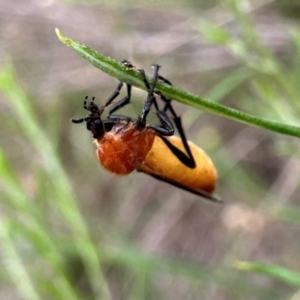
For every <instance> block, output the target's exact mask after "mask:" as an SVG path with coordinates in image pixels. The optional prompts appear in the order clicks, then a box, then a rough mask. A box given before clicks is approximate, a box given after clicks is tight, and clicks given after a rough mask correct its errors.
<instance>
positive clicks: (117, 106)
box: [105, 83, 131, 118]
mask: <svg viewBox="0 0 300 300" xmlns="http://www.w3.org/2000/svg"><path fill="white" fill-rule="evenodd" d="M121 84H122V83H120V84H119V85H118V87H119V86H121V88H122V85H123V84H122V85H121ZM121 88H120V89H121ZM126 88H127V95H126V97H124V98H123V99H121V100H119V101H118V102H117V103H115V104H114V105H113V106H112V107H111V108H110V110H109V111H108V118H110V117H112V116H111V114H113V113H114V112H115V111H117V110H119V109H120V108H122V107H124V106H125V105H127V104H129V103H130V99H131V85H129V84H127V85H126ZM120 89H118V88H117V90H116V92H115V93H114V94H113V95H112V96H115V94H116V96H115V97H114V98H113V100H114V99H115V98H116V97H117V96H118V95H119V94H120ZM109 100H110V99H109ZM107 102H108V101H107ZM111 102H112V101H110V102H109V104H110V103H111ZM109 104H106V105H105V106H107V105H109Z"/></svg>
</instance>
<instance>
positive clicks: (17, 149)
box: [0, 0, 300, 300]
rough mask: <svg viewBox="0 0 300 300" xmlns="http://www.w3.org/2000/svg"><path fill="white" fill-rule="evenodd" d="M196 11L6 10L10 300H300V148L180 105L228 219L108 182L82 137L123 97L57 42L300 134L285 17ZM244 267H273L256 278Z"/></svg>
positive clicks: (3, 87)
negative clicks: (98, 113)
mask: <svg viewBox="0 0 300 300" xmlns="http://www.w3.org/2000/svg"><path fill="white" fill-rule="evenodd" d="M196 2H197V1H193V2H188V1H175V2H174V1H173V2H164V3H163V4H161V2H151V3H150V2H145V1H144V2H143V1H142V2H139V3H137V2H136V1H133V0H132V1H127V2H122V5H120V3H119V2H118V1H114V2H111V3H106V2H101V1H88V2H79V1H66V2H65V3H62V2H59V1H57V2H56V1H46V2H43V3H41V2H38V1H33V0H32V1H30V3H24V2H23V1H21V0H18V1H16V2H14V3H13V4H10V3H8V2H5V1H4V0H2V1H1V2H0V3H1V10H0V11H1V14H2V16H3V18H1V19H0V22H1V29H0V33H1V44H0V46H1V47H0V51H1V54H2V55H1V58H0V60H1V69H0V114H1V121H2V130H1V132H0V140H1V144H0V190H1V196H2V197H1V200H2V201H1V217H0V248H1V251H0V253H1V254H0V255H1V265H2V268H1V271H0V278H1V281H0V287H1V288H0V298H1V299H2V298H3V299H30V300H32V299H187V300H188V299H249V300H250V299H272V300H274V299H280V300H282V299H291V298H292V296H293V295H297V294H296V291H297V290H296V288H295V287H294V286H295V285H294V286H293V280H297V278H296V277H295V276H296V275H295V274H298V272H299V269H300V265H299V263H298V262H299V253H300V251H299V250H300V240H299V239H298V238H297V237H298V235H299V233H300V228H299V221H298V219H299V218H298V217H297V216H298V215H300V210H299V196H298V195H299V176H300V164H299V141H298V139H296V138H292V137H287V136H283V135H279V134H276V133H274V132H273V133H271V132H269V131H266V130H263V129H257V128H252V127H248V126H246V125H243V124H239V123H236V122H233V121H229V120H226V119H222V118H219V117H216V116H212V115H209V114H204V113H203V112H201V111H198V110H195V109H192V108H186V107H183V106H182V105H181V106H180V105H178V111H179V112H180V113H181V114H182V116H183V121H184V124H185V125H186V126H185V127H186V128H187V130H188V136H189V138H190V139H192V140H193V141H195V143H198V144H199V145H201V147H203V148H204V149H205V150H206V151H207V152H208V153H209V154H210V155H211V156H212V159H213V160H214V162H215V164H216V166H217V168H218V170H219V174H220V179H219V181H220V183H219V187H218V190H217V193H218V194H221V195H222V198H223V199H224V201H225V204H224V205H222V206H217V205H213V204H210V203H206V202H205V201H202V200H201V199H199V198H197V197H194V196H193V195H190V194H188V193H185V192H183V191H180V190H177V189H175V188H172V187H168V186H165V185H164V184H161V183H157V182H156V181H155V180H152V179H151V178H148V177H146V176H143V175H140V174H132V175H130V176H128V177H126V178H115V176H113V175H110V174H107V173H106V172H105V171H104V170H102V169H101V168H100V167H99V166H98V164H97V163H96V158H95V157H94V149H93V144H92V141H91V137H90V135H89V134H88V133H87V132H86V130H85V128H84V126H82V127H80V126H72V125H71V124H70V123H69V119H70V118H71V117H77V116H81V115H82V112H83V111H82V103H81V100H82V99H83V98H84V96H85V95H86V94H87V93H88V94H89V95H90V94H92V95H96V96H97V97H96V99H97V101H99V102H100V103H101V101H104V99H105V98H107V97H108V96H109V95H110V93H111V92H112V91H113V90H114V88H115V85H116V84H117V81H115V80H113V79H112V78H109V77H108V76H106V75H104V74H102V73H101V72H99V71H98V70H97V69H95V68H92V67H91V65H89V64H88V63H86V62H85V61H83V60H80V59H79V58H78V57H77V56H76V55H75V54H73V53H70V52H71V51H70V50H69V49H65V48H66V47H63V46H62V45H61V44H60V43H59V42H58V41H57V39H56V37H55V35H54V33H53V29H54V28H55V27H58V28H60V29H61V30H62V32H68V35H69V36H72V37H76V39H78V40H80V41H83V42H84V43H85V44H87V45H90V46H91V48H92V49H99V52H101V53H105V54H106V55H110V56H111V57H113V58H114V59H116V60H122V59H123V58H128V59H129V60H131V61H133V62H134V64H136V65H139V67H143V68H145V69H147V68H148V66H150V64H151V63H153V62H156V63H159V64H161V65H163V69H162V74H163V75H164V76H165V77H166V78H168V79H170V80H171V81H172V82H173V83H174V85H175V86H180V87H181V88H182V89H184V90H188V91H191V92H192V93H194V94H198V95H201V97H202V96H203V97H204V98H208V99H211V100H213V101H216V102H220V103H222V104H224V105H227V106H230V107H233V108H237V109H239V110H241V111H245V112H247V113H251V114H253V115H256V116H259V117H263V118H267V119H271V120H278V121H280V122H282V123H285V124H294V125H296V126H300V125H299V123H300V122H299V118H298V116H299V112H300V104H299V99H298V98H299V89H300V86H299V79H298V78H299V75H300V74H299V70H300V68H299V61H300V59H299V56H300V42H299V41H300V31H299V23H298V20H297V19H295V18H294V19H293V18H289V17H288V16H287V14H286V12H287V11H288V9H289V5H288V4H286V5H284V7H283V6H282V5H281V4H282V2H281V1H237V0H236V1H234V0H226V1H214V2H207V1H198V2H197V3H196ZM280 2H281V3H280ZM277 3H280V4H279V5H277ZM293 5H295V3H292V4H291V6H290V7H292V6H293ZM134 95H135V98H136V99H137V101H134V103H132V107H129V108H128V110H126V112H125V113H126V114H127V113H128V114H131V115H137V114H138V113H139V109H140V107H141V102H142V100H143V98H144V97H145V94H144V93H142V92H141V91H139V90H134ZM100 97H101V98H100ZM138 100H140V101H138ZM239 261H248V262H251V261H255V262H256V261H259V262H263V264H257V265H255V264H254V265H252V267H253V268H252V269H251V264H249V265H247V270H250V271H251V272H247V273H246V272H244V271H242V270H238V269H237V268H236V264H237V262H239ZM243 266H244V269H245V265H243ZM279 266H280V267H279ZM239 267H241V265H240V266H239ZM289 270H293V271H289ZM256 271H259V273H260V274H259V275H258V274H254V273H255V272H256ZM286 274H288V276H286V277H285V275H286ZM283 278H284V280H283ZM278 280H280V283H279V281H278ZM282 280H283V281H284V282H285V283H282V282H281V281H282ZM295 297H296V296H295ZM295 297H294V299H295Z"/></svg>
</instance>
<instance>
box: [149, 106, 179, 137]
mask: <svg viewBox="0 0 300 300" xmlns="http://www.w3.org/2000/svg"><path fill="white" fill-rule="evenodd" d="M157 116H158V119H159V121H160V126H159V125H147V127H148V128H152V129H154V130H155V131H156V132H157V133H158V134H159V135H162V136H170V135H173V134H174V127H173V124H172V122H171V121H170V119H169V118H168V116H167V115H166V114H165V113H164V112H163V111H158V112H157Z"/></svg>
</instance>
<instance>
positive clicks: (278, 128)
mask: <svg viewBox="0 0 300 300" xmlns="http://www.w3.org/2000/svg"><path fill="white" fill-rule="evenodd" d="M56 34H57V36H58V38H59V39H60V41H61V42H63V43H64V44H66V45H67V46H69V47H71V48H72V49H73V50H75V51H76V52H77V53H78V54H79V55H80V56H82V57H83V58H85V59H86V60H87V61H89V62H90V63H92V64H93V65H94V66H95V67H97V68H99V69H100V70H102V71H103V72H105V73H107V74H109V75H111V76H113V77H116V78H117V79H119V80H120V81H122V82H125V83H128V84H131V85H133V86H136V87H139V88H142V89H146V88H145V86H144V83H143V81H142V80H141V76H140V74H139V72H137V71H135V70H128V69H126V67H125V66H124V65H123V64H121V63H120V62H117V61H116V60H114V59H112V58H110V57H108V56H104V55H102V54H100V53H98V52H97V51H94V50H92V49H90V48H88V47H87V46H85V45H83V44H81V43H79V42H75V41H73V40H72V39H70V38H67V37H64V36H63V35H62V34H61V33H60V31H59V30H58V29H56ZM148 79H149V81H151V79H150V78H148ZM156 89H157V90H159V91H161V92H163V93H164V94H165V95H166V96H167V97H169V98H171V99H175V100H177V101H179V102H182V103H184V104H187V105H191V106H194V107H196V108H199V109H202V110H204V111H206V112H210V113H214V114H217V115H220V116H223V117H226V118H229V119H232V120H235V121H238V122H241V123H245V124H248V125H251V126H256V127H261V128H265V129H268V130H271V131H275V132H278V133H282V134H285V135H291V136H295V137H300V127H297V126H293V125H288V124H283V123H280V122H276V121H271V120H267V119H263V118H259V117H256V116H253V115H251V114H247V113H244V112H241V111H238V110H236V109H233V108H229V107H226V106H224V105H221V104H218V103H215V102H212V101H209V100H207V99H203V98H201V97H199V96H196V95H194V94H191V93H189V92H187V91H184V90H181V89H179V88H176V87H174V86H170V85H167V84H164V83H162V82H159V83H157V85H156Z"/></svg>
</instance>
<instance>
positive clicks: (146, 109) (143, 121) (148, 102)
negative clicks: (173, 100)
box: [138, 65, 160, 128]
mask: <svg viewBox="0 0 300 300" xmlns="http://www.w3.org/2000/svg"><path fill="white" fill-rule="evenodd" d="M159 68H160V66H159V65H154V75H153V80H152V83H151V85H149V83H148V81H147V78H146V76H145V72H144V71H143V70H140V73H141V75H142V78H143V81H144V83H145V85H146V87H147V89H148V96H147V99H146V101H145V103H144V106H143V108H142V114H141V115H140V117H139V120H138V126H139V127H141V128H142V127H145V126H146V119H147V116H148V114H149V112H150V109H151V107H152V105H153V104H154V106H155V107H156V109H157V110H158V106H157V103H156V99H155V96H154V95H153V91H154V88H155V84H156V82H157V79H158V70H159Z"/></svg>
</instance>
